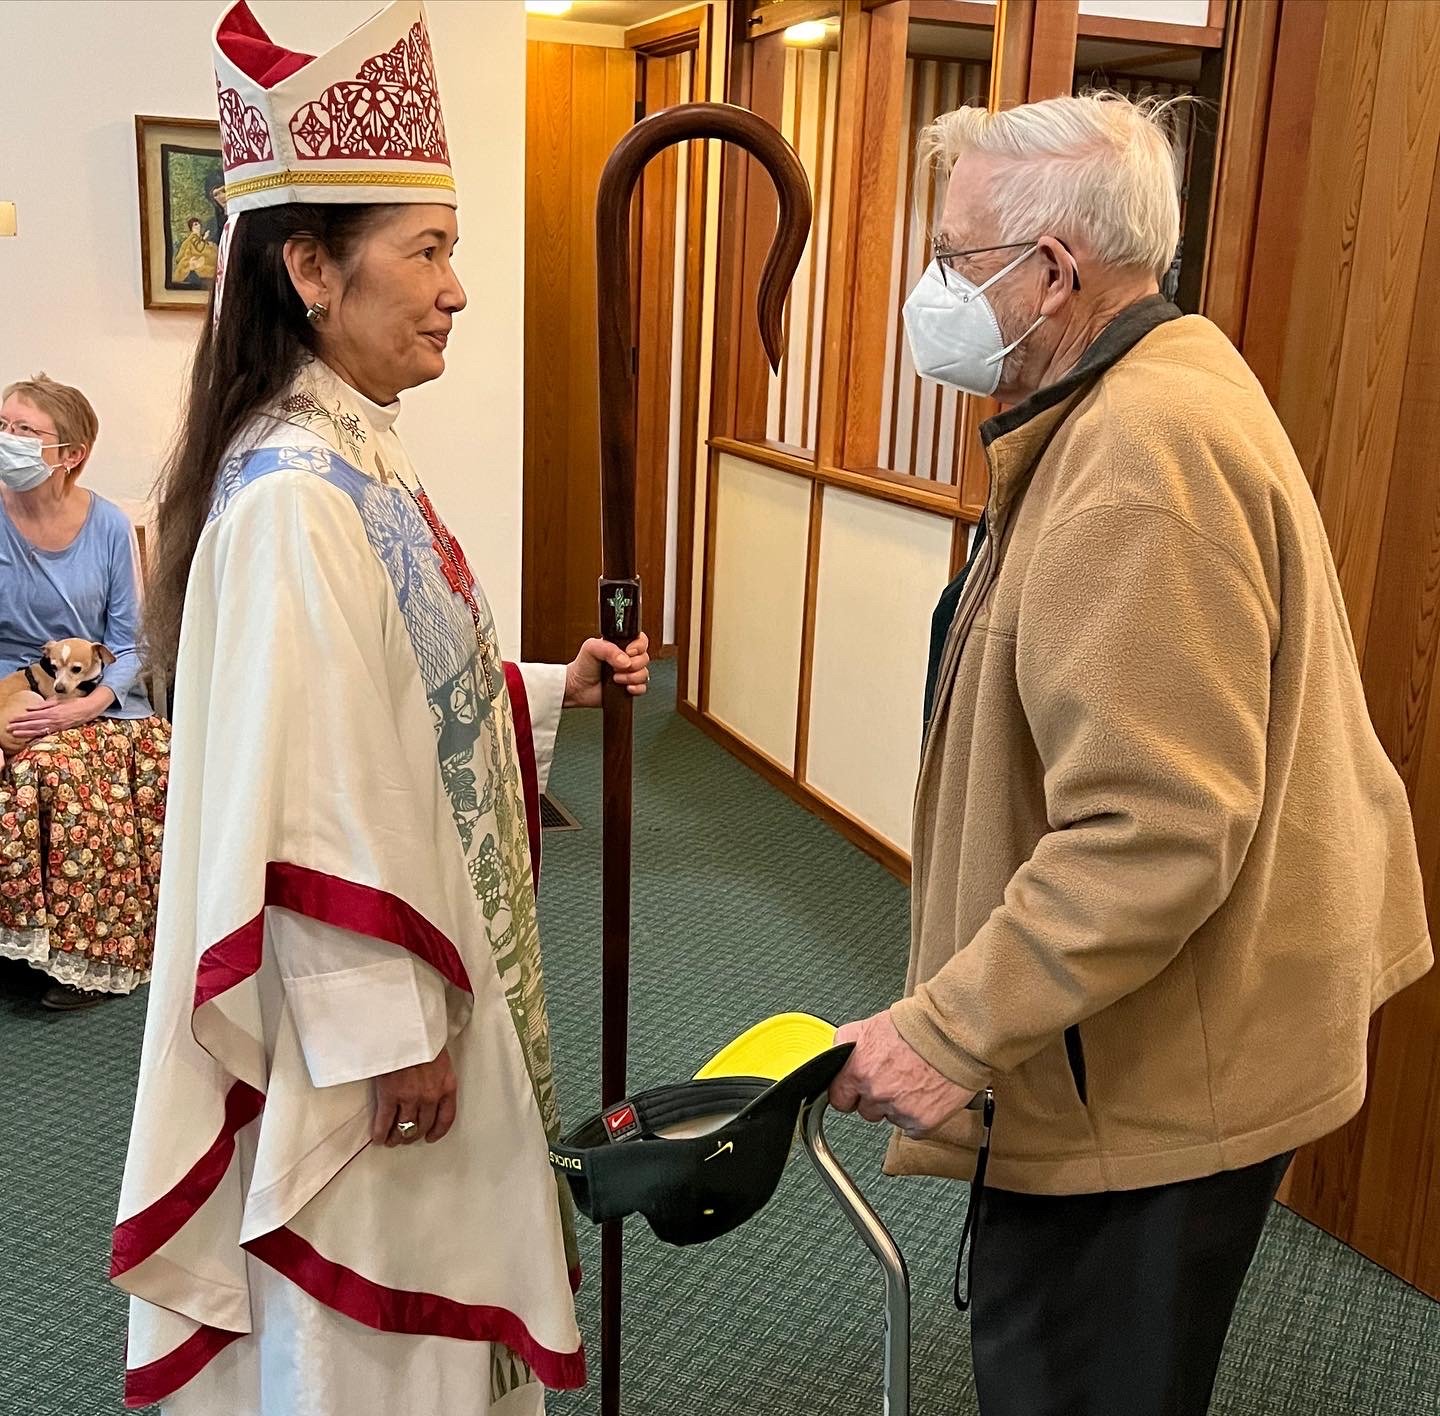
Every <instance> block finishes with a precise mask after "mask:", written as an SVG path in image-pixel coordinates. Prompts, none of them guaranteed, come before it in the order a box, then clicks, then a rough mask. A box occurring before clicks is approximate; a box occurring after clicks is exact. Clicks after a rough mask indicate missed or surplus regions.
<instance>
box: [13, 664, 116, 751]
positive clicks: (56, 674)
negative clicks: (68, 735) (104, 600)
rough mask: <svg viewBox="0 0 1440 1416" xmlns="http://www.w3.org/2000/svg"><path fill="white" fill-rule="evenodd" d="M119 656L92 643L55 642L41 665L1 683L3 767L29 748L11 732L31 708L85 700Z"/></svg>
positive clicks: (28, 666) (36, 665) (29, 666)
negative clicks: (7, 759)
mask: <svg viewBox="0 0 1440 1416" xmlns="http://www.w3.org/2000/svg"><path fill="white" fill-rule="evenodd" d="M114 662H115V656H114V655H113V654H112V653H111V652H110V651H109V650H108V649H107V648H106V647H105V646H104V645H103V644H92V643H91V642H90V641H89V640H88V639H55V640H52V641H51V642H50V643H49V644H47V645H46V646H45V647H44V649H42V650H41V651H40V661H39V662H38V663H35V664H27V665H26V667H25V668H23V669H16V670H15V672H14V673H13V674H9V675H7V676H6V677H5V678H3V679H0V748H3V749H4V751H0V767H3V766H4V765H5V753H6V752H19V751H20V750H21V749H22V748H24V747H26V746H28V744H26V743H23V742H21V741H20V739H19V738H17V737H15V736H14V735H13V734H12V733H11V732H10V724H11V723H13V722H14V721H15V720H16V719H17V718H19V717H21V716H23V715H24V714H25V713H27V712H28V711H29V710H30V709H31V708H43V707H44V706H45V705H46V704H47V703H53V702H54V701H55V700H56V699H57V698H82V697H84V695H85V694H87V693H89V692H90V691H91V689H93V688H95V687H96V686H97V685H98V684H99V682H100V677H101V675H102V674H104V672H105V669H106V666H107V665H109V664H113V663H114Z"/></svg>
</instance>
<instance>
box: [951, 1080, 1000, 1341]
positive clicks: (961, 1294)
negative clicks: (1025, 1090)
mask: <svg viewBox="0 0 1440 1416" xmlns="http://www.w3.org/2000/svg"><path fill="white" fill-rule="evenodd" d="M994 1124H995V1093H994V1092H993V1091H991V1090H990V1089H989V1088H988V1087H987V1088H986V1089H985V1107H984V1126H985V1132H984V1134H983V1135H982V1136H981V1138H980V1154H979V1155H978V1156H977V1157H976V1160H975V1179H974V1180H973V1181H971V1183H970V1203H969V1204H968V1205H967V1206H966V1208H965V1227H964V1228H963V1229H962V1230H961V1231H960V1249H959V1252H958V1253H957V1254H956V1255H955V1290H954V1296H955V1306H956V1307H957V1308H958V1309H959V1310H960V1311H961V1312H962V1313H963V1312H965V1311H966V1310H967V1309H968V1308H969V1307H970V1271H971V1269H973V1268H974V1266H975V1246H976V1244H978V1243H979V1240H980V1197H981V1195H983V1194H984V1193H985V1169H986V1167H987V1166H988V1165H989V1163H990V1128H991V1127H992V1126H993V1125H994ZM967 1251H968V1253H969V1257H970V1262H969V1263H968V1264H967V1263H966V1261H965V1257H966V1253H967Z"/></svg>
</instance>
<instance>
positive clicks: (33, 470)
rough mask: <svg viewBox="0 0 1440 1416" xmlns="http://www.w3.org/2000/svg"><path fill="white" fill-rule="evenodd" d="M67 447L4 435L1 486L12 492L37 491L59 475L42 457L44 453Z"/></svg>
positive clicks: (1, 436) (1, 439) (0, 441)
mask: <svg viewBox="0 0 1440 1416" xmlns="http://www.w3.org/2000/svg"><path fill="white" fill-rule="evenodd" d="M64 446H65V444H64V443H42V442H41V441H40V439H39V438H22V437H17V436H16V434H14V433H0V486H6V487H9V488H10V490H11V491H12V492H29V491H33V490H34V489H35V488H36V487H38V486H39V485H40V484H41V483H42V482H44V481H45V479H46V478H47V477H49V476H50V475H51V474H52V473H53V472H54V471H55V468H53V467H52V466H51V465H50V464H49V463H48V462H46V461H45V458H44V457H43V456H42V453H43V452H44V450H45V449H46V448H47V447H64Z"/></svg>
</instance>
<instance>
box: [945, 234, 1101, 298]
mask: <svg viewBox="0 0 1440 1416" xmlns="http://www.w3.org/2000/svg"><path fill="white" fill-rule="evenodd" d="M1056 239H1057V240H1058V239H1059V238H1058V237H1057V238H1056ZM1034 244H1035V242H1034V241H1006V242H1005V243H1004V245H1001V246H971V247H969V248H968V249H966V250H963V251H957V250H955V249H953V248H952V247H950V246H947V245H946V244H945V243H944V242H943V241H932V242H931V243H930V256H931V259H932V260H933V261H934V262H935V264H936V266H938V267H939V270H940V279H941V281H942V282H943V283H944V284H945V285H946V287H947V288H948V286H949V285H950V283H951V282H950V279H949V277H950V276H951V275H954V276H957V277H958V278H959V279H960V280H962V281H963V280H965V279H966V277H965V272H964V271H962V270H961V269H960V268H959V267H958V266H957V265H956V264H955V262H956V261H958V260H962V259H965V258H968V257H970V256H983V255H987V254H989V253H990V252H991V251H1019V250H1023V249H1025V248H1026V247H1028V246H1033V245H1034ZM1060 244H1061V246H1064V248H1065V251H1066V253H1067V254H1068V255H1069V256H1070V258H1071V259H1072V260H1073V259H1074V252H1072V251H1071V250H1070V247H1069V246H1067V245H1065V242H1064V241H1061V242H1060ZM1071 278H1072V280H1073V281H1074V286H1075V289H1076V290H1078V289H1079V288H1080V269H1079V267H1078V266H1077V267H1076V268H1075V270H1074V271H1072V272H1071Z"/></svg>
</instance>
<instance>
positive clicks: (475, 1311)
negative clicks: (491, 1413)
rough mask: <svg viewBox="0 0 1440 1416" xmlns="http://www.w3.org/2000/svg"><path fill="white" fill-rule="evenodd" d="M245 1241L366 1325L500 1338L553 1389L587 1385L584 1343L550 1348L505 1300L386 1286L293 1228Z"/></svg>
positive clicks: (323, 1300)
mask: <svg viewBox="0 0 1440 1416" xmlns="http://www.w3.org/2000/svg"><path fill="white" fill-rule="evenodd" d="M245 1248H246V1249H247V1250H249V1252H250V1253H252V1254H253V1255H254V1256H255V1257H256V1258H257V1259H260V1260H261V1261H262V1262H264V1263H267V1264H269V1265H270V1267H271V1268H273V1269H274V1270H275V1271H276V1272H277V1273H280V1274H283V1275H284V1277H286V1278H288V1279H289V1280H290V1281H291V1282H292V1283H293V1284H295V1285H296V1286H297V1287H299V1288H303V1289H304V1290H305V1292H306V1293H308V1294H309V1295H310V1296H311V1297H312V1298H313V1299H315V1301H316V1302H317V1303H322V1304H324V1306H325V1307H327V1308H330V1309H332V1310H333V1311H335V1312H337V1313H343V1314H344V1315H345V1316H346V1317H347V1318H353V1319H354V1320H355V1321H356V1322H357V1323H363V1324H364V1325H365V1326H366V1327H370V1328H377V1329H379V1331H381V1332H395V1333H404V1334H408V1335H409V1336H412V1337H427V1336H434V1337H454V1338H460V1339H462V1340H465V1341H470V1342H502V1343H504V1344H505V1346H506V1347H508V1348H509V1349H510V1350H511V1351H512V1352H513V1353H515V1354H516V1356H518V1357H523V1358H524V1359H525V1361H526V1362H528V1363H529V1364H530V1366H531V1368H532V1369H533V1371H534V1373H535V1375H536V1376H537V1377H539V1379H540V1381H541V1382H542V1383H543V1384H544V1385H545V1386H547V1387H550V1388H551V1389H552V1390H555V1391H570V1390H573V1389H574V1388H576V1387H582V1386H584V1385H585V1349H584V1347H579V1348H577V1349H576V1350H575V1351H574V1352H552V1351H551V1350H550V1349H549V1348H548V1347H542V1346H541V1345H540V1343H538V1342H537V1341H536V1340H535V1338H534V1337H532V1336H531V1334H530V1330H529V1328H527V1327H526V1326H525V1324H524V1323H523V1322H522V1321H521V1320H520V1319H519V1318H518V1317H516V1315H515V1314H514V1313H512V1312H510V1310H509V1309H508V1308H495V1307H491V1306H489V1305H488V1304H484V1303H461V1302H459V1301H458V1300H457V1299H454V1298H445V1297H443V1296H441V1295H440V1294H438V1293H422V1292H418V1291H416V1290H414V1289H405V1288H387V1287H385V1286H384V1285H383V1284H379V1283H375V1282H372V1281H371V1280H370V1279H368V1278H366V1277H365V1276H364V1275H363V1274H358V1273H356V1272H355V1270H354V1269H350V1268H346V1267H345V1266H344V1265H343V1264H337V1263H336V1262H334V1260H332V1259H327V1258H326V1257H325V1256H324V1255H323V1254H321V1253H320V1252H319V1251H318V1250H317V1249H316V1248H315V1246H314V1245H313V1244H311V1243H310V1242H309V1240H307V1239H303V1238H301V1236H300V1235H298V1234H296V1233H295V1231H294V1230H293V1229H288V1228H281V1229H274V1230H271V1232H270V1233H269V1234H262V1235H260V1236H259V1237H258V1238H256V1239H252V1240H251V1241H250V1242H249V1243H248V1244H246V1245H245Z"/></svg>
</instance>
